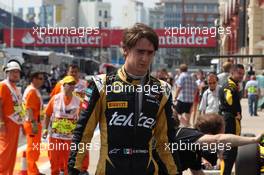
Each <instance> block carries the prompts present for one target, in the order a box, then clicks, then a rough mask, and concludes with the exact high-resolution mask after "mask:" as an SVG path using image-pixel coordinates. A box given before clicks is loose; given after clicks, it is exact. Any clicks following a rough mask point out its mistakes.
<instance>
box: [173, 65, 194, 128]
mask: <svg viewBox="0 0 264 175" xmlns="http://www.w3.org/2000/svg"><path fill="white" fill-rule="evenodd" d="M187 71H188V66H187V65H186V64H181V65H180V72H181V73H180V76H179V78H178V80H177V82H176V84H177V85H176V86H177V87H176V92H175V99H174V101H175V102H176V105H175V110H176V111H177V113H178V114H179V117H180V118H179V119H180V122H181V124H182V125H184V126H189V125H190V112H191V108H192V105H193V101H194V96H195V93H197V84H196V82H195V80H194V78H193V77H192V76H191V75H190V74H189V73H188V72H187Z"/></svg>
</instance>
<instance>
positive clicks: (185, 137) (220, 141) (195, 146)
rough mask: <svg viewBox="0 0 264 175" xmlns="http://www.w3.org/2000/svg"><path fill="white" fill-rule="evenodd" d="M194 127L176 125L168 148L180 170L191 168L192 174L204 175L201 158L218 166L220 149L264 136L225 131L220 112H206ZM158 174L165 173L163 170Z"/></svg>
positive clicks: (240, 144)
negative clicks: (241, 134) (225, 132)
mask: <svg viewBox="0 0 264 175" xmlns="http://www.w3.org/2000/svg"><path fill="white" fill-rule="evenodd" d="M194 127H195V128H194V129H192V128H177V129H176V136H175V142H174V143H169V144H168V147H167V148H168V149H171V151H172V152H173V153H174V155H175V157H177V159H178V164H179V165H178V167H179V168H180V171H181V172H183V171H185V170H187V169H188V168H190V170H191V173H192V174H193V175H203V174H204V173H203V171H202V158H204V159H206V160H207V161H208V162H210V163H211V164H212V165H215V164H216V161H217V152H218V151H223V150H224V149H226V150H228V149H229V150H230V149H231V147H234V146H242V145H247V144H251V143H258V142H260V139H261V137H263V136H264V133H262V134H261V135H258V136H256V137H243V136H237V135H233V134H224V128H225V123H224V120H223V117H222V116H220V115H217V114H206V115H203V116H201V117H199V118H198V119H197V122H196V124H195V126H194ZM176 154H177V155H176ZM154 155H155V153H154ZM157 162H158V164H159V167H162V166H163V165H162V164H160V162H159V161H157ZM159 174H166V173H165V172H163V171H162V170H161V171H160V172H159Z"/></svg>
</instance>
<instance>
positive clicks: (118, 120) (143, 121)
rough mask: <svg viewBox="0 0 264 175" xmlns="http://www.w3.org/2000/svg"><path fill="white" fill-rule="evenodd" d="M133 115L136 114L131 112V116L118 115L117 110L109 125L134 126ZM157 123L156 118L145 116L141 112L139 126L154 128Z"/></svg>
mask: <svg viewBox="0 0 264 175" xmlns="http://www.w3.org/2000/svg"><path fill="white" fill-rule="evenodd" d="M133 116H134V113H130V114H129V116H126V115H118V112H115V113H114V114H113V115H112V119H111V120H110V122H109V126H129V127H133V126H134V125H133V124H132V117H133ZM155 123H156V120H155V119H153V118H148V117H146V116H143V113H141V114H140V117H139V119H138V126H139V127H143V128H148V129H152V128H153V126H154V124H155Z"/></svg>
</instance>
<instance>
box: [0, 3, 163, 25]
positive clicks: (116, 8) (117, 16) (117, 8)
mask: <svg viewBox="0 0 264 175" xmlns="http://www.w3.org/2000/svg"><path fill="white" fill-rule="evenodd" d="M103 1H104V2H111V4H112V12H111V13H112V26H120V24H121V21H122V18H121V13H122V9H123V6H124V5H126V3H127V2H128V0H103ZM141 1H142V2H144V5H145V7H153V6H154V3H155V2H158V1H159V0H141ZM11 2H12V0H0V6H2V5H1V4H4V5H8V6H9V7H11ZM14 2H15V9H17V8H19V7H29V6H31V7H32V6H38V5H39V4H40V3H41V0H14Z"/></svg>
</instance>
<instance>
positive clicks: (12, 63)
mask: <svg viewBox="0 0 264 175" xmlns="http://www.w3.org/2000/svg"><path fill="white" fill-rule="evenodd" d="M10 70H20V71H21V67H20V65H19V63H18V62H17V61H15V60H10V61H9V62H8V63H7V65H6V67H5V68H4V71H5V72H7V71H10Z"/></svg>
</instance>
